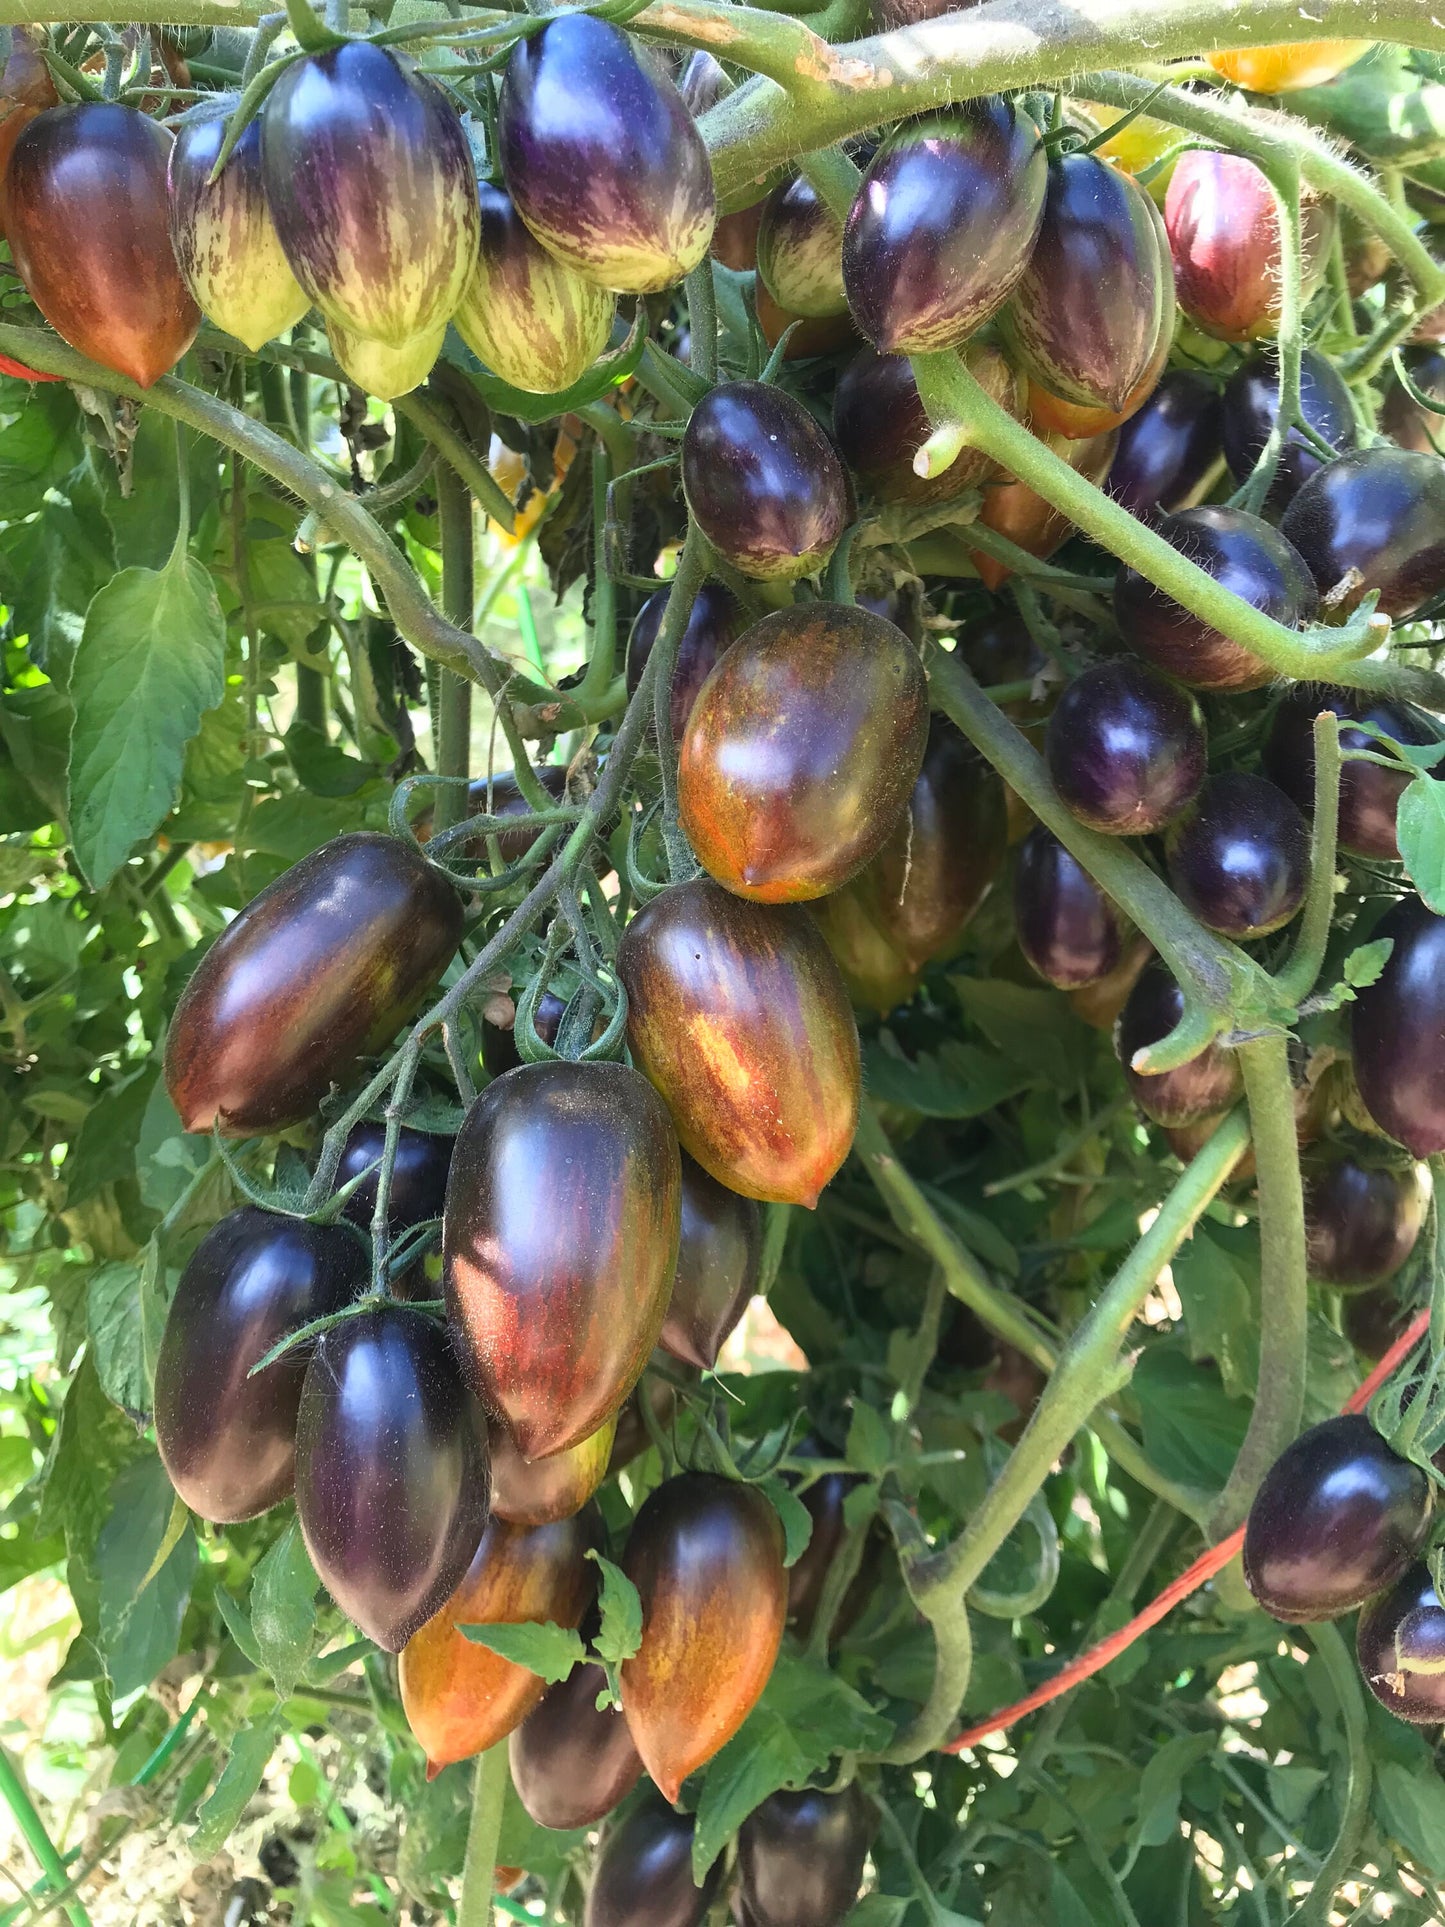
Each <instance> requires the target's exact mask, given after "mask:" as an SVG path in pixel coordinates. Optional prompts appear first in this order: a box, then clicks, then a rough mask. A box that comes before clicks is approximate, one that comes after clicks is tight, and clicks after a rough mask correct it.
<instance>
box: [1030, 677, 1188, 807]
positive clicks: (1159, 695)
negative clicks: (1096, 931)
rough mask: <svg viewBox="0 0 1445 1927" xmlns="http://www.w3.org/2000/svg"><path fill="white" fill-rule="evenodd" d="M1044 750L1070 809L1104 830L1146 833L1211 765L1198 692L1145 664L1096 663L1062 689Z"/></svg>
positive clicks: (1180, 804) (1184, 798)
mask: <svg viewBox="0 0 1445 1927" xmlns="http://www.w3.org/2000/svg"><path fill="white" fill-rule="evenodd" d="M1044 755H1045V758H1046V760H1047V762H1048V766H1049V775H1050V776H1051V777H1052V778H1053V781H1054V788H1055V789H1056V790H1057V791H1058V793H1059V795H1060V796H1061V797H1062V798H1063V800H1064V802H1065V803H1066V804H1067V805H1068V807H1069V811H1070V813H1071V814H1072V815H1074V816H1076V817H1077V818H1078V819H1079V821H1080V822H1081V823H1087V824H1088V826H1089V828H1090V829H1091V830H1098V831H1100V832H1101V833H1102V834H1104V835H1105V836H1147V835H1150V834H1151V833H1152V832H1154V831H1155V830H1162V829H1163V828H1164V827H1165V825H1166V824H1169V823H1172V822H1173V820H1174V818H1175V817H1176V816H1178V815H1179V813H1180V811H1181V810H1183V809H1184V808H1186V807H1187V805H1188V804H1190V803H1191V802H1192V801H1193V800H1194V798H1195V797H1196V796H1197V795H1198V794H1199V790H1200V788H1201V786H1202V784H1203V782H1204V777H1205V771H1206V768H1207V744H1206V741H1205V734H1204V716H1203V713H1202V711H1201V710H1200V707H1199V704H1198V702H1197V701H1196V699H1195V698H1194V697H1193V696H1192V695H1191V694H1190V693H1189V692H1188V691H1187V690H1183V689H1180V688H1179V686H1178V684H1177V683H1172V682H1170V681H1169V679H1168V678H1167V677H1166V676H1162V675H1160V674H1159V672H1158V670H1156V669H1151V668H1150V667H1149V665H1148V664H1147V663H1141V662H1130V661H1129V660H1127V659H1126V658H1120V659H1117V660H1115V661H1112V662H1098V663H1094V664H1093V665H1092V666H1091V667H1090V668H1088V669H1085V670H1083V671H1082V672H1081V673H1080V674H1079V675H1077V676H1075V677H1074V679H1073V681H1072V682H1070V683H1069V684H1068V685H1067V687H1066V688H1065V689H1064V690H1063V692H1062V694H1061V695H1060V697H1059V700H1058V702H1057V703H1056V704H1055V705H1054V710H1053V714H1052V715H1051V716H1050V717H1049V726H1048V730H1047V733H1046V734H1045V737H1044Z"/></svg>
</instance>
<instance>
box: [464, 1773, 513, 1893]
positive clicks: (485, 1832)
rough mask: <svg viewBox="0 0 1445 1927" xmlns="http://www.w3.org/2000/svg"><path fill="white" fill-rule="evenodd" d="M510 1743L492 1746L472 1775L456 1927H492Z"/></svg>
mask: <svg viewBox="0 0 1445 1927" xmlns="http://www.w3.org/2000/svg"><path fill="white" fill-rule="evenodd" d="M509 1777H510V1776H509V1774H508V1771H507V1743H506V1741H505V1740H501V1741H498V1743H497V1745H495V1746H489V1747H488V1748H487V1750H486V1752H485V1753H484V1754H483V1755H482V1756H481V1758H480V1759H479V1760H478V1761H477V1764H476V1769H475V1771H474V1772H473V1775H472V1818H471V1824H470V1825H469V1826H468V1828H467V1857H466V1861H465V1863H464V1865H463V1868H462V1892H461V1898H460V1900H459V1901H458V1902H457V1927H491V1919H492V1878H493V1875H494V1874H495V1872H496V1867H497V1841H498V1840H499V1839H500V1837H501V1832H502V1806H503V1803H504V1802H505V1800H506V1797H507V1785H508V1781H509Z"/></svg>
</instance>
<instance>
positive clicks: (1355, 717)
mask: <svg viewBox="0 0 1445 1927" xmlns="http://www.w3.org/2000/svg"><path fill="white" fill-rule="evenodd" d="M1326 709H1332V710H1333V711H1334V712H1335V714H1336V716H1338V717H1339V719H1340V723H1341V729H1340V749H1341V751H1342V752H1343V754H1344V757H1345V761H1344V764H1343V767H1342V768H1341V770H1340V826H1339V839H1340V847H1341V849H1344V850H1349V851H1350V852H1351V853H1352V854H1353V855H1355V856H1368V857H1378V858H1379V859H1380V860H1381V861H1383V862H1386V863H1398V862H1399V860H1400V846H1399V843H1398V842H1397V841H1396V836H1395V817H1396V813H1397V811H1398V810H1399V807H1400V795H1401V792H1402V791H1403V790H1404V789H1405V787H1406V785H1407V784H1408V783H1409V782H1410V780H1411V777H1412V775H1413V771H1411V770H1410V769H1408V768H1406V767H1405V766H1404V765H1403V764H1402V765H1401V767H1400V769H1399V770H1398V771H1395V770H1389V769H1385V768H1383V767H1382V766H1381V765H1380V764H1379V763H1362V762H1359V761H1357V760H1354V759H1352V758H1351V755H1350V752H1351V751H1352V750H1361V749H1362V750H1368V751H1369V752H1370V753H1371V754H1372V755H1376V756H1379V755H1383V754H1385V753H1386V752H1385V747H1384V745H1383V744H1382V743H1381V742H1380V740H1379V738H1378V737H1375V736H1368V735H1366V733H1365V732H1364V730H1362V729H1348V728H1345V727H1344V726H1343V725H1345V724H1346V723H1373V724H1374V726H1375V728H1376V729H1381V730H1383V731H1384V732H1385V734H1386V735H1387V736H1390V737H1392V738H1393V739H1394V741H1395V742H1397V743H1410V744H1425V743H1437V742H1439V740H1440V725H1439V724H1438V723H1437V722H1436V720H1435V718H1434V717H1433V716H1431V715H1430V714H1429V712H1428V711H1427V710H1424V709H1417V708H1416V707H1415V705H1414V703H1406V702H1399V701H1397V700H1395V699H1394V698H1393V697H1390V696H1367V695H1365V694H1364V693H1363V692H1362V691H1361V690H1358V689H1354V690H1351V689H1330V688H1325V687H1318V686H1313V685H1312V686H1306V685H1305V684H1303V683H1296V684H1295V686H1294V688H1293V689H1291V690H1290V691H1289V692H1288V693H1287V694H1286V696H1285V698H1284V700H1283V701H1282V702H1281V703H1280V705H1279V707H1278V709H1276V710H1275V712H1274V721H1273V723H1272V724H1271V725H1270V732H1269V735H1268V737H1267V738H1266V740H1265V745H1264V759H1263V760H1264V773H1265V775H1266V776H1268V777H1269V779H1270V781H1271V782H1272V783H1278V785H1279V787H1280V788H1281V789H1282V790H1283V791H1284V792H1285V794H1286V795H1287V796H1289V797H1292V798H1293V799H1294V801H1295V802H1296V803H1297V804H1298V805H1299V807H1300V808H1301V809H1302V810H1303V811H1304V812H1305V814H1306V815H1307V816H1309V815H1313V813H1314V800H1315V739H1314V720H1315V717H1316V716H1318V715H1320V714H1322V712H1323V711H1324V710H1326Z"/></svg>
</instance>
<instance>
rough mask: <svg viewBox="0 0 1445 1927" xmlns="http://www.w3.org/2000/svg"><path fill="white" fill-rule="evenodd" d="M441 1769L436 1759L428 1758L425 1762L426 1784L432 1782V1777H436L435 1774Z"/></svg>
mask: <svg viewBox="0 0 1445 1927" xmlns="http://www.w3.org/2000/svg"><path fill="white" fill-rule="evenodd" d="M441 1770H442V1769H441V1766H440V1764H439V1763H438V1762H437V1761H436V1760H428V1761H427V1763H426V1777H427V1784H428V1785H430V1784H431V1782H432V1781H433V1780H434V1779H435V1778H436V1776H437V1775H438V1773H440V1772H441Z"/></svg>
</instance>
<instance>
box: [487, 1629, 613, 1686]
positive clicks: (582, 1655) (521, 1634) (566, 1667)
mask: <svg viewBox="0 0 1445 1927" xmlns="http://www.w3.org/2000/svg"><path fill="white" fill-rule="evenodd" d="M457 1631H458V1632H459V1633H462V1634H464V1635H465V1636H466V1638H468V1639H469V1640H471V1642H472V1644H473V1645H475V1646H485V1647H486V1648H487V1650H488V1651H489V1652H493V1653H498V1654H500V1655H501V1657H502V1658H503V1659H510V1660H511V1661H512V1662H513V1664H514V1665H517V1666H525V1667H526V1669H527V1671H528V1672H529V1673H535V1674H536V1675H537V1677H538V1678H539V1679H544V1680H546V1682H547V1684H548V1685H549V1686H555V1685H556V1684H557V1682H558V1680H563V1679H566V1677H567V1675H568V1674H569V1673H570V1672H571V1671H572V1668H573V1667H574V1666H577V1665H580V1664H581V1662H582V1661H583V1660H585V1659H586V1657H587V1648H586V1647H585V1646H584V1645H583V1644H582V1636H581V1634H580V1633H579V1632H577V1630H576V1629H575V1627H572V1626H558V1625H556V1624H554V1623H553V1621H551V1620H550V1619H548V1620H541V1621H529V1622H523V1623H522V1624H520V1625H519V1624H517V1623H515V1622H507V1623H499V1624H493V1625H483V1626H458V1627H457Z"/></svg>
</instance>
